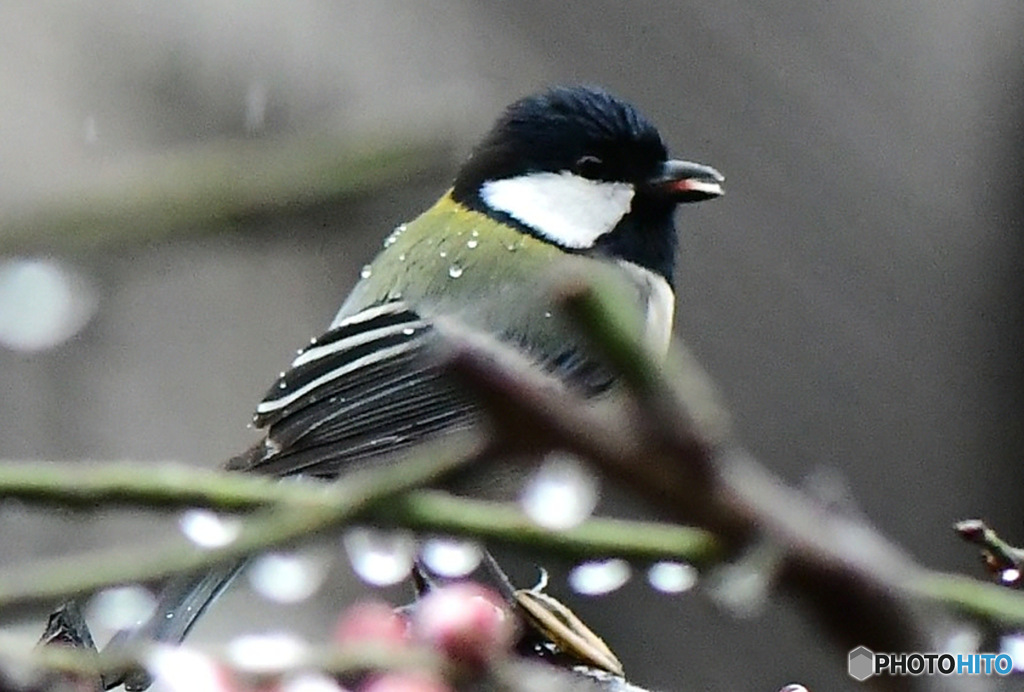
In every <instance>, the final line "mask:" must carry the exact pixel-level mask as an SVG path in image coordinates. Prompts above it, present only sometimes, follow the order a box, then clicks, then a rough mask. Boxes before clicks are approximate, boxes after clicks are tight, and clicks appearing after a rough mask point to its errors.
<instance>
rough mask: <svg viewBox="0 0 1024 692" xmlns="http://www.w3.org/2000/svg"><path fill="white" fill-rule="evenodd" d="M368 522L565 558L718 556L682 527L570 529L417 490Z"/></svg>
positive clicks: (621, 523) (704, 535) (603, 523)
mask: <svg viewBox="0 0 1024 692" xmlns="http://www.w3.org/2000/svg"><path fill="white" fill-rule="evenodd" d="M368 517H369V518H374V519H376V520H377V521H378V522H379V523H383V524H386V525H394V526H402V527H406V528H410V529H415V530H417V531H426V532H435V533H445V534H450V535H459V536H467V537H473V538H480V539H484V540H486V541H489V542H490V541H493V542H496V543H504V544H506V545H513V546H519V547H523V548H529V549H530V550H531V551H538V552H542V553H552V554H557V555H560V556H566V557H622V558H628V559H634V560H682V561H685V562H688V563H691V564H694V565H696V566H707V565H711V564H714V563H716V562H717V561H718V560H719V559H720V558H721V550H720V549H719V545H718V541H717V540H716V539H715V537H714V536H712V535H711V534H709V533H708V532H707V531H703V530H701V529H694V528H690V527H687V526H676V525H673V524H661V523H657V522H650V521H633V520H624V519H608V518H598V517H594V518H591V519H589V520H587V521H586V522H585V523H583V524H581V525H580V526H577V527H575V528H572V529H566V530H564V531H551V530H549V529H545V528H542V527H540V526H538V525H537V524H536V523H535V522H534V521H533V520H531V519H530V518H529V517H527V516H526V515H525V514H523V513H522V512H521V511H519V510H518V509H517V508H516V507H515V506H514V505H510V504H505V503H499V502H485V501H481V500H467V499H464V498H457V497H452V496H450V495H447V494H445V493H440V492H431V491H417V492H413V493H409V494H408V495H405V496H403V497H401V498H398V499H397V500H396V501H395V502H394V503H389V506H388V507H385V508H380V509H379V510H377V509H374V510H371V511H370V512H369V514H368Z"/></svg>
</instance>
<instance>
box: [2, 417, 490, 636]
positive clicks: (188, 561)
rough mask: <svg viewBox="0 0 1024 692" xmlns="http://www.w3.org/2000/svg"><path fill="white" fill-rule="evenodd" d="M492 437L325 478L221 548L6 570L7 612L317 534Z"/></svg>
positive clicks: (470, 437) (448, 466) (461, 459)
mask: <svg viewBox="0 0 1024 692" xmlns="http://www.w3.org/2000/svg"><path fill="white" fill-rule="evenodd" d="M485 451H486V444H485V443H484V442H483V441H482V440H481V438H480V437H479V436H477V435H474V434H464V435H462V436H451V437H449V438H448V439H446V440H445V441H444V443H442V444H435V445H426V446H424V447H422V448H419V449H417V450H416V452H415V453H413V454H411V455H409V456H408V457H405V458H401V459H399V460H396V461H394V462H392V463H386V464H383V465H382V466H381V467H380V468H375V469H368V470H365V471H359V472H355V473H352V474H349V475H348V476H346V477H345V479H344V483H334V484H330V485H327V484H324V486H323V488H322V490H321V494H322V496H323V497H322V498H321V501H320V502H317V503H315V504H286V505H282V506H280V507H279V508H275V509H270V510H266V511H264V512H261V513H260V514H258V515H256V516H253V517H252V518H251V519H249V520H248V521H246V522H245V523H244V524H243V526H242V528H241V530H240V532H239V534H238V536H237V538H236V539H235V540H234V541H232V542H231V543H230V544H228V545H225V546H223V547H219V548H211V549H205V550H204V549H200V548H198V547H194V546H182V547H180V548H172V547H168V548H166V549H164V550H161V551H154V550H152V549H148V550H147V551H146V552H145V553H144V554H142V555H140V554H138V553H137V552H132V551H128V550H113V551H104V552H100V553H92V554H89V555H85V556H81V557H77V558H68V557H65V558H61V559H58V560H53V561H39V562H36V563H34V564H32V565H30V566H28V567H26V568H23V569H20V570H19V571H17V572H13V571H12V572H8V573H5V574H3V575H0V612H2V613H3V614H4V615H5V616H7V617H18V616H19V615H20V614H21V613H24V612H30V611H31V610H32V609H34V608H36V607H39V606H42V607H50V608H52V607H53V606H54V605H55V603H57V602H59V601H61V600H64V599H68V598H73V597H76V596H81V595H85V594H88V593H91V592H93V591H95V590H97V589H100V588H103V587H105V586H108V585H110V584H117V583H127V582H137V583H143V584H145V583H151V582H153V581H156V580H159V579H162V578H164V577H166V576H168V575H170V574H174V573H186V572H198V571H201V570H203V569H207V568H210V567H212V566H215V565H220V564H225V563H231V562H234V561H235V560H238V559H240V558H244V557H247V556H249V555H252V554H254V553H258V552H261V551H264V550H267V549H268V548H272V547H275V546H281V545H287V544H290V543H292V542H295V541H297V540H299V539H303V538H310V537H314V536H317V535H319V534H321V533H323V532H324V531H327V530H329V529H331V528H333V527H336V526H338V525H340V524H344V523H345V522H347V521H349V520H351V519H352V518H353V517H355V516H356V515H358V514H359V513H360V512H362V511H365V510H366V509H367V508H368V507H370V506H371V505H372V504H373V503H374V502H379V501H381V500H383V499H385V498H388V497H393V496H395V495H397V494H401V493H402V492H405V491H407V490H409V489H411V488H415V487H418V486H420V485H425V484H427V483H430V482H432V481H435V480H438V479H439V478H441V477H443V476H445V475H447V474H449V473H452V472H453V471H455V470H457V469H459V468H461V467H464V466H467V465H469V464H472V463H473V462H475V461H477V460H479V459H480V458H481V457H482V456H484V455H485Z"/></svg>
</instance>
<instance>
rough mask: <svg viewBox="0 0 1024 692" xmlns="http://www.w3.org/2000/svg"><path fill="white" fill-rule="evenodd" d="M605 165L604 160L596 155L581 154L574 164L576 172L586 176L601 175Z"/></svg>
mask: <svg viewBox="0 0 1024 692" xmlns="http://www.w3.org/2000/svg"><path fill="white" fill-rule="evenodd" d="M603 165H604V161H602V160H601V159H599V158H597V157H596V156H590V155H587V156H581V157H580V158H578V159H577V160H576V165H575V166H574V168H575V170H576V173H577V174H578V175H582V176H583V177H584V178H596V177H598V175H600V172H601V166H603Z"/></svg>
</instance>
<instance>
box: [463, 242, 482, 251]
mask: <svg viewBox="0 0 1024 692" xmlns="http://www.w3.org/2000/svg"><path fill="white" fill-rule="evenodd" d="M479 244H480V241H479V240H467V241H466V247H468V248H469V249H470V250H473V249H475V248H476V246H477V245H479Z"/></svg>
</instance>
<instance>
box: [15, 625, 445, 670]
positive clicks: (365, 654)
mask: <svg viewBox="0 0 1024 692" xmlns="http://www.w3.org/2000/svg"><path fill="white" fill-rule="evenodd" d="M25 648H26V647H25V646H24V642H22V641H20V640H19V639H18V638H17V637H14V636H11V635H2V634H0V652H2V651H19V650H22V651H24V650H25ZM160 648H161V647H160V646H146V647H142V648H140V649H135V650H126V649H119V650H118V651H116V652H114V653H111V652H107V651H104V652H102V653H97V652H96V651H95V650H89V649H75V648H69V647H63V646H47V647H38V648H35V649H32V650H31V652H30V653H28V654H27V660H20V661H19V663H21V664H22V665H24V664H26V663H27V664H28V665H29V666H31V667H32V668H33V669H36V670H39V671H48V672H51V673H62V674H67V675H73V676H76V677H95V676H102V677H108V676H109V677H116V676H118V675H120V674H123V673H125V672H127V671H133V670H137V669H139V668H144V667H146V664H147V662H149V661H151V660H152V657H153V652H155V651H157V650H159V649H160ZM162 648H164V649H168V648H170V647H167V646H166V645H165V646H164V647H162ZM183 648H184V647H183ZM187 650H188V651H191V652H195V653H196V654H199V655H202V656H203V657H205V658H207V659H208V660H209V661H210V662H211V663H214V664H215V665H217V666H218V667H220V668H222V669H223V670H227V671H233V670H237V671H238V672H240V673H243V674H244V673H245V672H246V670H245V668H240V667H239V665H238V664H237V663H235V661H233V660H232V659H231V657H229V656H228V655H227V654H226V652H225V651H224V650H223V647H209V648H200V647H193V646H189V647H187ZM24 658H25V656H19V659H24ZM2 662H3V657H2V656H0V663H2ZM306 670H319V671H322V672H325V673H328V674H332V675H338V676H341V675H351V674H357V673H363V672H367V671H386V670H415V671H422V672H435V673H437V674H440V675H444V674H446V673H447V671H446V663H445V661H444V659H443V658H442V657H441V656H439V655H438V654H437V652H434V651H431V650H429V649H425V648H418V647H403V648H401V649H399V648H387V647H382V646H380V645H379V644H378V645H355V644H347V645H345V646H340V645H334V646H321V647H313V646H310V647H308V648H307V649H306V650H305V651H304V652H303V654H302V656H301V657H300V658H299V659H298V660H295V661H293V662H292V663H290V664H287V665H282V666H281V667H280V668H279V669H277V670H274V671H272V672H268V673H266V674H265V675H261V676H260V677H261V678H266V679H272V678H274V679H276V678H280V677H283V676H285V675H288V674H290V673H295V672H300V671H306Z"/></svg>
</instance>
